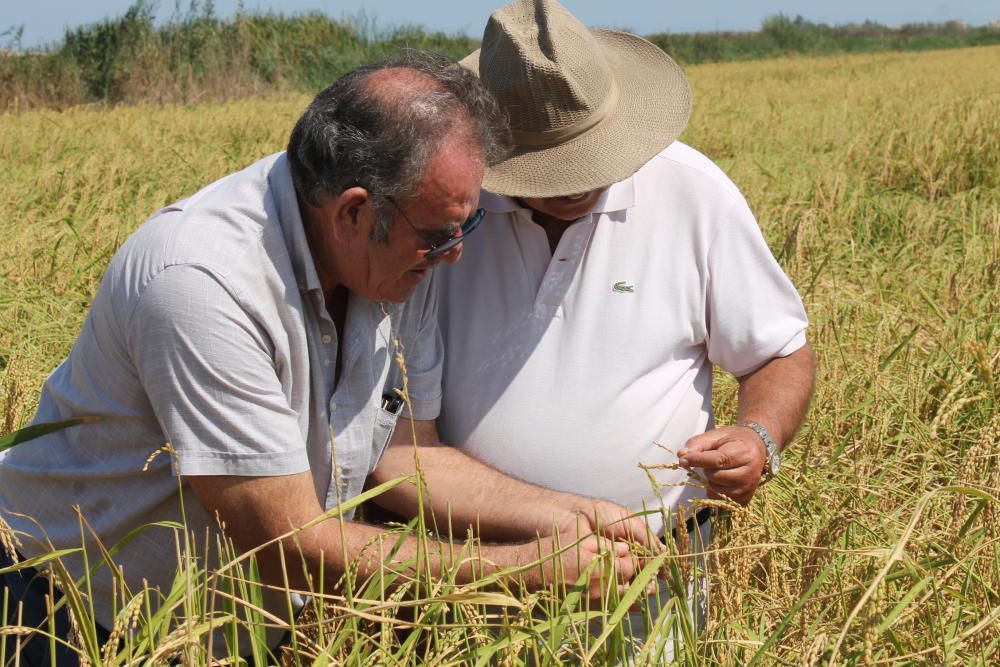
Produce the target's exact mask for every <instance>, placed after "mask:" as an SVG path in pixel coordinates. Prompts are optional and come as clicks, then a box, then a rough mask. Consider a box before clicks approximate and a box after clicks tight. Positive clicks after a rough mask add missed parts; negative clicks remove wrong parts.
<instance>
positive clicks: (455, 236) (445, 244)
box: [384, 195, 486, 259]
mask: <svg viewBox="0 0 1000 667" xmlns="http://www.w3.org/2000/svg"><path fill="white" fill-rule="evenodd" d="M384 197H385V198H386V199H388V200H389V203H390V204H392V205H393V206H394V207H395V208H396V210H397V211H399V214H400V215H401V216H403V220H406V223H407V224H408V225H410V227H412V228H413V231H415V232H416V233H417V236H419V237H420V238H421V239H423V241H424V243H426V244H427V246H428V249H427V254H425V255H424V257H425V258H426V259H433V258H435V257H440V256H441V255H443V254H445V253H446V252H448V251H449V250H451V249H452V248H454V247H455V246H457V245H459V244H460V243H461V242H462V241H464V240H465V237H466V236H468V235H469V234H471V233H472V231H473V230H474V229H475V228H476V227H478V226H479V223H481V222H482V221H483V218H485V217H486V209H484V208H477V209H476V211H475V212H474V213H473V214H472V215H471V216H470V217H469V219H468V220H466V221H465V222H463V223H462V224H461V225H460V226H459V227H458V229H456V230H454V231H444V232H438V233H436V234H435V233H432V232H428V231H426V230H423V229H420V228H419V227H417V226H416V225H415V224H413V221H411V220H410V219H409V218H408V217H406V214H405V213H403V209H402V208H400V206H399V204H397V203H396V200H395V199H393V198H392V197H390V196H388V195H384Z"/></svg>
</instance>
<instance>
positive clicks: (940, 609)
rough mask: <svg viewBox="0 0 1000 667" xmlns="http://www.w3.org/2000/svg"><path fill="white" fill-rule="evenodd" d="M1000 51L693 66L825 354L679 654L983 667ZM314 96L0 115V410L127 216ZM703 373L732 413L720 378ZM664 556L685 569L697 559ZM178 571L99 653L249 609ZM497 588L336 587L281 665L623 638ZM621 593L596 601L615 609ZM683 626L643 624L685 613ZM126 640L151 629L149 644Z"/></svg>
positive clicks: (223, 161) (700, 129) (71, 326)
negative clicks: (166, 598) (602, 634)
mask: <svg viewBox="0 0 1000 667" xmlns="http://www.w3.org/2000/svg"><path fill="white" fill-rule="evenodd" d="M998 59H1000V48H998V47H985V48H978V49H966V50H955V51H941V52H933V53H924V54H910V53H907V54H902V53H894V54H881V55H854V56H836V57H828V58H796V59H786V60H771V61H766V62H754V63H733V64H715V65H704V66H696V67H690V68H688V74H689V76H690V78H691V81H692V86H693V89H694V99H695V108H694V113H693V116H692V121H691V124H690V126H689V128H688V130H687V131H686V132H685V135H684V136H683V139H684V140H685V141H687V142H688V143H690V144H692V145H693V146H695V147H697V148H699V149H700V150H702V151H703V152H705V153H706V154H707V155H709V156H710V157H712V158H713V159H715V160H716V161H718V162H719V163H720V165H721V166H722V167H723V168H724V169H726V170H727V171H728V172H729V173H730V175H731V176H732V177H733V178H734V180H735V181H736V182H737V183H738V184H739V185H740V186H741V188H742V190H743V192H744V193H745V195H746V196H747V198H748V199H749V201H750V204H751V206H752V207H753V208H754V210H755V211H756V212H757V214H758V217H759V220H760V222H761V225H762V227H763V229H764V232H765V234H766V236H767V238H768V240H769V242H770V243H771V246H772V248H773V249H774V251H775V254H776V256H777V257H778V259H779V261H780V262H781V264H782V266H783V267H784V268H785V269H786V271H787V272H788V273H789V274H790V275H791V277H792V278H793V280H794V281H795V283H796V285H797V286H798V288H799V291H800V293H801V294H802V296H803V299H804V301H805V303H806V306H807V309H808V311H809V314H810V319H811V328H810V336H811V339H812V341H813V343H814V345H815V347H816V351H817V354H818V357H819V360H820V371H819V381H818V386H817V392H816V397H815V400H814V404H813V408H812V411H811V413H810V416H809V418H808V420H807V423H806V425H805V426H804V428H803V430H802V432H801V433H800V435H799V438H798V439H797V441H796V443H795V444H794V445H793V447H792V448H791V449H790V450H789V452H788V454H787V457H786V461H787V463H786V465H785V466H784V469H783V473H782V475H781V476H780V477H779V478H778V479H776V480H775V481H774V482H772V483H771V484H769V485H768V486H766V487H764V488H763V489H762V490H761V492H760V493H759V494H758V496H757V497H756V498H755V500H754V502H753V503H752V505H751V507H750V508H748V509H747V510H745V511H736V512H733V513H731V514H730V515H729V516H728V518H726V519H724V520H722V521H721V522H720V523H719V525H718V530H717V533H716V535H717V540H716V542H715V544H714V545H713V551H714V554H713V560H714V563H713V566H714V567H713V575H712V604H713V608H712V612H711V617H710V620H709V624H708V627H707V629H706V630H705V632H703V633H702V634H701V636H699V637H698V638H697V639H696V640H694V641H690V642H688V643H687V644H685V646H684V647H683V650H682V651H681V652H680V653H679V655H678V661H679V662H681V663H683V664H705V665H726V666H734V665H747V664H761V665H772V664H782V665H784V664H792V665H813V664H823V665H834V664H835V665H840V664H847V665H881V664H907V665H912V664H919V665H924V664H932V665H938V664H960V665H980V666H983V667H986V666H989V665H994V664H996V657H997V655H998V654H1000V520H998V519H1000V516H998V509H1000V505H998V504H1000V461H998V459H1000V409H998V408H1000V383H998V381H997V377H998V374H1000V189H998V186H1000V184H998V178H1000V109H998V100H997V98H996V91H997V90H1000V71H998V70H997V68H996V67H995V63H996V62H997V60H998ZM307 101H308V98H307V97H306V96H305V95H298V94H291V95H288V96H285V97H283V98H275V99H269V100H248V101H239V102H228V103H223V104H205V105H201V106H197V107H192V106H171V105H167V106H148V105H139V106H135V107H124V108H115V109H109V110H97V109H88V108H82V109H71V110H67V111H65V112H61V113H59V112H55V111H52V110H41V111H33V112H28V113H23V114H20V115H17V116H8V117H6V118H4V120H3V139H2V141H0V233H2V234H3V237H4V239H5V242H4V244H3V245H2V246H0V387H2V391H0V415H2V416H3V423H2V424H0V428H2V429H3V430H5V431H6V430H11V429H14V428H17V427H18V426H21V425H23V424H24V423H25V422H26V420H27V419H28V418H29V417H30V416H31V414H32V413H33V410H34V408H35V406H36V403H37V397H38V390H39V388H40V386H41V383H42V381H43V380H44V378H45V375H46V374H47V373H48V372H49V371H50V370H51V369H52V368H53V367H54V366H55V365H56V364H57V363H58V362H59V361H60V360H61V359H62V358H63V357H64V356H65V354H66V353H67V351H68V349H69V347H70V345H71V344H72V341H73V339H74V337H75V335H76V333H77V331H78V329H79V327H80V325H81V323H82V320H83V318H84V316H85V314H86V311H87V308H88V306H89V303H90V300H91V299H92V297H93V294H94V292H95V290H96V288H97V284H98V281H99V280H100V277H101V274H102V272H103V270H104V267H105V266H106V265H107V262H108V260H109V259H110V257H111V254H112V253H113V252H114V251H115V250H116V249H117V247H118V246H119V245H120V244H121V242H122V241H123V240H124V238H125V237H126V236H127V235H128V233H129V232H130V231H131V230H133V229H134V228H135V227H136V226H138V225H139V224H140V223H141V222H142V221H143V220H144V219H145V218H146V217H147V216H148V215H149V214H150V213H151V212H152V211H155V210H156V209H157V208H159V207H161V206H163V205H164V204H166V203H168V202H171V201H174V200H176V199H178V198H181V197H183V196H185V195H187V194H190V193H191V192H194V191H195V190H196V189H198V188H199V187H201V186H202V185H204V184H206V183H208V182H210V181H211V180H213V179H215V178H217V177H219V176H222V175H224V174H226V173H228V172H230V171H233V170H236V169H239V168H241V167H243V166H245V165H246V164H248V163H250V162H251V161H253V160H256V159H257V158H258V157H260V156H262V155H264V154H266V153H269V152H272V151H276V150H280V149H281V148H282V147H283V146H284V144H285V142H286V137H287V134H288V131H289V128H290V127H291V126H292V124H293V122H294V120H295V119H296V118H297V117H298V115H299V114H300V113H301V110H302V109H303V108H304V106H305V104H306V103H307ZM717 381H718V383H717V401H716V407H717V413H718V418H719V421H720V422H721V423H726V422H728V421H729V420H731V419H732V418H733V417H734V414H735V384H734V383H733V382H732V381H731V380H730V379H728V378H725V377H722V376H720V377H719V378H717ZM19 446H25V447H30V446H32V443H25V444H23V445H19ZM426 528H427V527H426V526H421V525H419V524H418V523H416V522H414V523H413V524H411V525H410V526H408V527H405V528H400V529H399V530H400V532H406V531H413V532H414V533H416V534H423V532H422V531H423V530H426ZM181 535H182V534H181V533H178V536H179V537H178V543H179V544H183V541H182V539H181V537H180V536H181ZM459 542H461V540H459ZM164 548H165V549H175V546H174V544H173V543H168V544H165V545H164ZM388 548H391V545H387V549H388ZM456 548H458V547H456ZM96 558H98V559H99V556H97V557H96ZM666 562H667V563H668V576H670V577H672V578H673V579H672V580H673V581H674V582H675V585H679V584H680V583H681V582H683V577H684V572H683V570H684V568H685V567H686V564H687V563H688V562H689V559H685V558H678V559H671V560H668V561H666ZM247 565H248V563H247ZM244 572H245V573H244V574H243V575H240V577H237V578H236V579H234V582H235V583H234V585H236V586H237V588H238V587H239V586H244V587H245V588H246V591H245V593H243V592H240V594H239V595H237V597H242V599H243V600H245V601H249V602H251V603H252V602H253V599H254V597H253V595H254V594H253V593H252V591H253V590H254V588H255V586H254V584H253V581H254V576H253V572H252V568H250V567H247V568H246V569H245V570H244ZM647 574H648V573H647ZM178 577H179V582H181V583H179V584H178V586H179V588H178V589H177V591H178V592H177V593H176V595H177V597H176V598H174V599H175V601H176V606H175V608H174V609H175V620H176V618H184V619H191V622H190V623H187V624H182V625H181V628H180V629H175V630H171V629H170V628H169V627H168V625H167V624H166V620H169V619H167V618H166V617H159V616H156V614H155V613H146V612H145V611H143V610H142V609H139V610H138V611H136V609H135V608H133V609H132V610H131V611H127V608H126V605H127V601H126V602H125V603H123V605H122V609H123V612H122V613H123V615H122V616H121V618H123V619H125V620H123V621H122V624H121V627H122V628H123V632H124V633H125V634H124V635H122V636H123V637H124V636H125V635H128V636H129V637H131V639H129V640H128V641H130V642H131V644H129V645H128V646H131V647H132V648H127V647H125V648H122V649H121V650H120V652H122V651H132V653H131V654H128V653H123V654H122V655H121V656H120V657H119V658H117V663H116V662H115V660H116V659H112V663H115V664H122V663H124V662H125V661H126V658H128V656H129V655H132V656H140V655H141V656H145V657H149V656H150V655H154V654H155V653H151V652H155V651H160V653H159V654H156V655H159V656H160V658H163V657H165V655H166V654H167V653H169V652H170V650H173V649H176V648H178V647H183V648H185V649H186V650H188V651H189V653H183V652H182V653H179V654H176V657H180V658H182V659H183V661H184V662H188V663H195V664H197V663H198V662H199V661H201V662H204V661H205V654H204V650H205V649H206V643H207V640H205V637H206V636H207V635H206V634H205V625H204V624H205V623H210V622H212V619H217V620H218V619H222V620H221V621H220V622H223V623H230V624H232V623H240V624H243V625H248V624H249V625H250V626H251V627H258V628H259V627H260V623H261V622H262V621H261V620H260V619H258V618H257V617H255V616H254V615H253V609H252V607H249V608H248V607H247V606H246V605H242V604H240V605H235V606H234V607H233V608H232V609H231V610H230V611H228V612H227V610H226V609H225V608H224V607H222V606H216V607H215V608H214V609H211V610H209V608H208V607H206V606H204V604H203V601H204V600H206V599H208V598H209V596H208V591H209V589H210V587H207V582H208V581H209V580H212V581H219V580H220V577H218V576H215V578H214V579H212V577H213V573H212V572H205V571H203V570H201V569H199V565H198V564H197V563H196V562H192V561H190V560H185V559H182V560H181V566H180V567H179V569H178ZM239 580H245V582H249V583H243V584H240V583H239ZM511 581H513V582H514V583H509V584H507V587H506V588H505V587H503V586H493V587H490V589H489V591H486V590H485V589H484V587H483V586H474V587H459V586H455V585H454V584H452V583H450V582H449V581H448V578H447V577H445V580H444V581H442V582H427V581H424V582H422V583H421V585H420V595H419V596H418V599H417V600H415V601H414V600H410V599H409V598H407V597H406V596H400V595H397V596H394V595H392V594H389V593H386V594H383V593H382V589H381V588H379V587H378V586H376V585H375V583H374V582H367V583H366V582H356V583H357V586H356V587H355V588H354V589H353V593H352V595H351V596H346V595H343V594H342V595H340V597H337V598H330V599H327V600H326V603H327V604H325V605H320V606H317V607H315V608H314V611H313V614H314V615H315V617H312V616H307V617H306V618H304V619H300V621H299V623H301V624H302V626H303V627H301V628H299V629H300V630H302V633H303V635H302V638H301V640H298V639H297V640H296V643H295V644H294V646H293V648H294V653H293V655H292V656H291V657H290V658H289V659H290V660H292V661H293V662H294V661H295V660H296V659H297V660H298V661H299V662H302V663H307V662H311V661H312V660H313V659H314V657H317V656H318V659H319V660H320V661H321V662H324V661H325V664H341V663H345V664H346V663H354V662H362V661H365V660H368V661H370V662H371V663H375V662H384V663H390V664H391V663H393V662H401V663H406V664H417V663H422V662H426V663H433V664H468V663H471V664H477V663H480V664H536V663H538V664H556V663H557V662H558V661H560V660H562V661H566V660H570V659H573V658H574V657H575V659H578V660H582V661H584V662H586V661H588V660H589V661H590V662H592V664H609V663H613V662H614V661H615V659H616V658H615V656H620V655H621V653H620V648H621V639H622V636H621V632H620V631H618V630H615V629H614V628H615V625H614V623H612V624H611V627H612V632H611V638H612V639H613V640H614V641H613V642H612V644H611V646H610V647H608V648H607V649H603V648H601V647H596V648H595V646H594V645H593V643H592V642H591V640H589V639H588V638H587V632H586V631H585V629H584V623H585V619H586V616H587V613H588V612H587V611H586V610H585V609H583V607H582V606H581V604H580V601H579V599H578V598H574V597H573V592H574V591H573V590H572V589H570V590H569V591H556V595H549V594H538V595H527V596H525V595H522V594H521V593H520V592H519V591H518V590H517V587H516V576H515V577H513V578H512V580H511ZM407 584H408V585H409V586H415V584H413V583H412V582H411V581H407ZM213 585H214V584H213ZM411 590H412V588H411ZM487 592H488V593H489V594H490V595H493V596H497V597H486V593H487ZM224 594H226V591H225V590H224V589H223V590H222V592H217V593H216V599H217V600H218V599H222V597H223V596H224ZM383 595H384V597H383ZM563 596H568V599H569V601H568V602H565V601H564V600H565V599H566V597H563ZM627 602H628V600H627V599H626V600H625V601H624V602H622V601H615V600H612V601H610V602H609V604H608V605H607V607H606V608H605V609H603V610H599V611H600V613H601V614H602V615H606V616H607V617H608V618H609V619H613V618H614V617H615V615H616V613H617V614H619V615H620V614H621V613H623V612H624V610H625V608H626V606H627ZM487 603H490V604H487ZM209 611H211V614H209ZM128 613H131V614H135V618H136V627H135V629H134V630H127V629H128V628H131V617H129V618H126V616H127V615H128ZM227 613H228V614H229V616H227V615H226V614H227ZM81 614H83V618H84V620H85V619H86V612H85V609H84V611H81ZM212 614H215V615H212ZM234 618H235V619H236V620H233V619H234ZM684 618H685V617H684V614H683V613H679V614H678V613H676V612H675V613H672V614H670V615H667V616H665V617H664V618H663V619H662V620H661V623H664V624H674V625H675V626H678V627H681V626H683V625H684ZM689 620H690V619H688V621H689ZM265 621H266V619H265ZM413 629H415V630H416V631H415V632H413V631H409V630H413ZM307 630H308V633H312V634H308V633H307V632H306V631H307ZM129 633H131V634H129ZM143 633H145V634H143ZM297 636H298V635H297ZM139 637H149V638H150V642H147V644H143V645H142V646H145V647H146V648H140V644H141V642H140V639H139ZM8 640H10V638H9V637H8ZM616 642H617V643H616ZM123 646H124V645H123ZM164 647H167V648H164ZM653 648H655V647H652V646H651V647H647V649H653ZM168 649H169V650H168ZM90 650H91V651H93V650H99V647H97V648H94V649H90ZM604 650H607V651H608V652H607V653H602V651H604ZM644 656H645V654H641V655H640V656H639V657H638V658H637V663H638V664H643V660H644ZM95 657H96V656H95Z"/></svg>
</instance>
